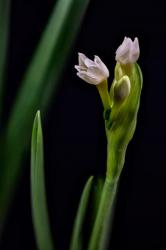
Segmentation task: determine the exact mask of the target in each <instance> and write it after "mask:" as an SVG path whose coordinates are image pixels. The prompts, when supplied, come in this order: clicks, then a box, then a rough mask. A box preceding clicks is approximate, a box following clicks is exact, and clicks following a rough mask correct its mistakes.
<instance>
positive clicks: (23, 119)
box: [0, 0, 89, 218]
mask: <svg viewBox="0 0 166 250" xmlns="http://www.w3.org/2000/svg"><path fill="white" fill-rule="evenodd" d="M88 2H89V0H77V1H75V0H68V1H66V0H59V1H58V2H57V5H56V6H55V8H54V9H53V12H52V15H51V17H50V19H49V21H48V24H47V26H46V29H45V31H44V32H43V35H42V37H41V41H40V43H39V46H38V48H37V49H36V52H35V54H34V56H33V58H32V62H31V64H30V65H29V67H28V70H27V72H26V74H25V76H24V78H23V82H22V84H21V89H20V91H19V93H18V96H17V98H16V102H15V105H14V106H13V109H12V112H11V116H10V119H9V123H8V126H6V128H7V129H6V131H4V133H3V134H4V136H5V139H4V141H3V144H2V145H1V148H3V149H4V150H3V153H1V158H2V160H1V162H2V163H3V164H2V165H3V175H1V176H2V178H1V177H0V203H1V204H2V206H3V207H1V211H0V218H2V217H5V213H6V212H7V208H8V207H9V204H10V202H11V201H10V198H9V197H11V194H12V191H13V190H14V185H15V183H16V180H17V177H18V175H19V174H20V171H21V169H22V168H21V159H22V157H23V153H24V151H25V150H26V149H27V147H28V145H29V142H30V134H31V124H32V122H33V117H34V115H35V112H36V110H37V109H38V108H40V109H42V112H44V111H45V110H46V108H47V106H48V103H49V101H50V97H51V94H52V93H53V92H54V91H55V90H56V89H57V86H58V80H59V76H60V73H61V72H62V69H63V66H64V63H65V60H66V59H67V55H68V54H69V51H70V48H71V45H72V42H73V39H74V37H75V35H76V32H77V30H78V27H79V25H80V21H81V19H82V17H83V14H84V12H85V9H86V7H87V4H88ZM16 145H19V146H18V147H16ZM8 156H10V157H8Z"/></svg>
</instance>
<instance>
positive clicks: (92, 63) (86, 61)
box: [84, 57, 95, 67]
mask: <svg viewBox="0 0 166 250" xmlns="http://www.w3.org/2000/svg"><path fill="white" fill-rule="evenodd" d="M84 63H85V65H86V67H91V66H95V63H94V61H92V60H90V59H89V58H88V57H87V58H86V59H85V61H84Z"/></svg>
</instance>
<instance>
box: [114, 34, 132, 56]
mask: <svg viewBox="0 0 166 250" xmlns="http://www.w3.org/2000/svg"><path fill="white" fill-rule="evenodd" d="M131 46H132V41H131V39H130V38H127V37H125V38H124V40H123V43H122V44H121V45H120V46H119V48H118V49H117V51H116V57H121V56H123V54H126V53H127V52H128V51H129V50H130V48H131Z"/></svg>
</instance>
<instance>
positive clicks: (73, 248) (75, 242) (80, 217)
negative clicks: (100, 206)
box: [70, 176, 93, 250]
mask: <svg viewBox="0 0 166 250" xmlns="http://www.w3.org/2000/svg"><path fill="white" fill-rule="evenodd" d="M92 181H93V176H91V177H90V178H89V179H88V181H87V183H86V185H85V187H84V190H83V192H82V196H81V199H80V203H79V206H78V210H77V215H76V218H75V222H74V227H73V233H72V239H71V244H70V250H81V249H83V247H82V237H81V233H82V225H83V222H84V218H85V213H86V209H87V205H88V200H89V196H90V191H91V187H92Z"/></svg>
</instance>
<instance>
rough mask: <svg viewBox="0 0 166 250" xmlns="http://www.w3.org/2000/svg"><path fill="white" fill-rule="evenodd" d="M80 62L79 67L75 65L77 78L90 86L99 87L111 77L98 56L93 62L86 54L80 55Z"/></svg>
mask: <svg viewBox="0 0 166 250" xmlns="http://www.w3.org/2000/svg"><path fill="white" fill-rule="evenodd" d="M78 62H79V65H75V68H76V69H77V71H78V72H77V76H79V77H80V78H81V79H83V80H84V81H86V82H88V83H90V84H94V85H98V84H100V83H101V82H103V81H104V80H106V79H107V78H108V77H109V71H108V69H107V67H106V66H105V64H104V63H103V62H102V61H101V59H100V58H99V57H98V56H95V57H94V61H92V60H90V59H89V58H88V57H86V56H85V55H84V54H82V53H78Z"/></svg>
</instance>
